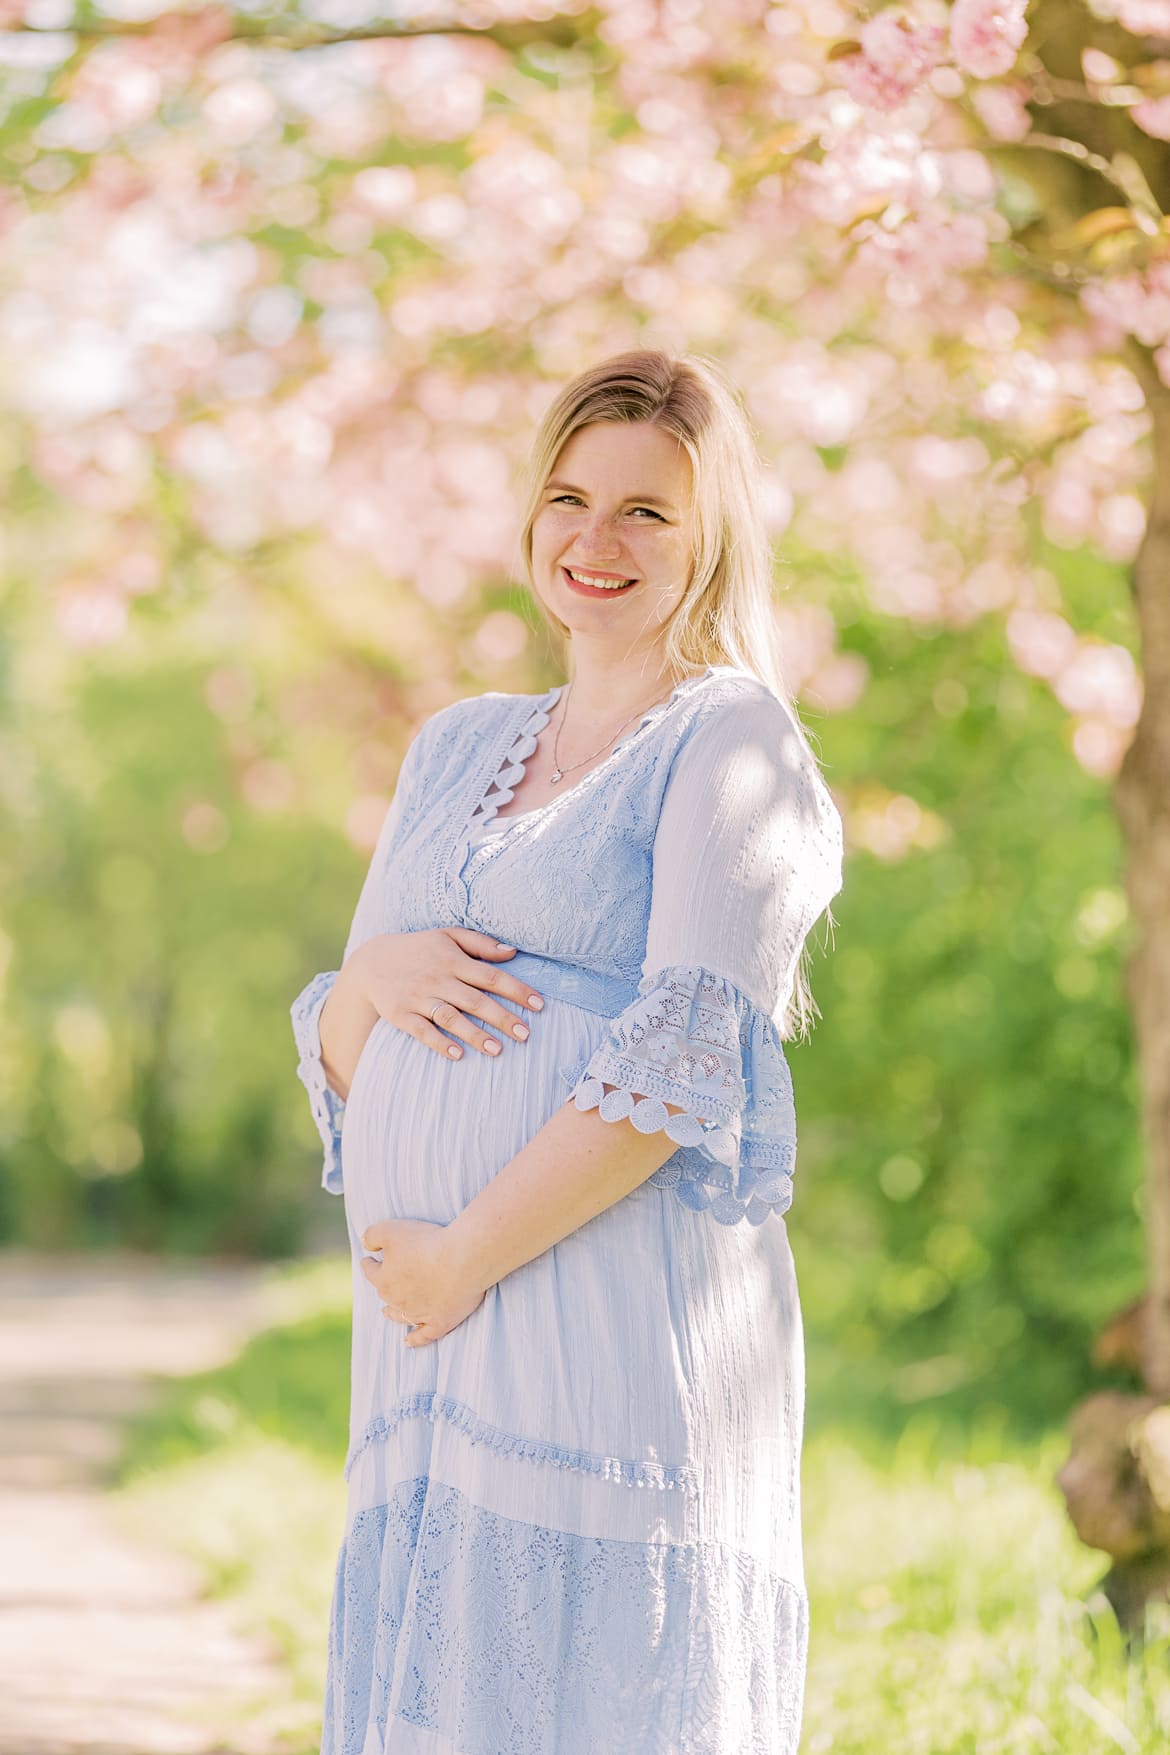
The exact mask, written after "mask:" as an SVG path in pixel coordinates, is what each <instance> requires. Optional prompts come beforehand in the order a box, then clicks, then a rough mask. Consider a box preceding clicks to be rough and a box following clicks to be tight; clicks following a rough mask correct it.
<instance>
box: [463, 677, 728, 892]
mask: <svg viewBox="0 0 1170 1755" xmlns="http://www.w3.org/2000/svg"><path fill="white" fill-rule="evenodd" d="M720 674H727V675H739V674H741V673H740V670H739V667H738V666H736V665H727V664H708V665H707V667H706V669H705V670H702V671H698V672H696V673H695V674H694V675H692V676H684V677H682V678H680V680H679V681H678V682H677V683H676V684H675V686H674V688H673V689H672V690H671V691H670V694H669V695H668V696H667V697H666V699H665V700H664V701H656V702H655V703H654V705H653V706H651V707H648V708H647V709H646V711H645V713H644V714H643V715H642V717H641V719H640V720H639V721H638V723H637V725H635V726H632V727H631V728H630V730H629V731H628V732H626V734H625V736H624V737H621V738H619V740H618V742H617V743H616V744H615V745H614V746H613V748H612V749H611V750H610V752H609V755H608V756H607V757H606V758H605V760H604V761H603V762H599V763H598V765H597V766H596V768H591V769H590V771H589V773H588V774H586V776H585V778H584V779H583V780H579V781H578V782H577V784H576V785H575V786H570V788H569V789H568V791H567V792H564V793H561V794H560V795H559V796H558V797H557V798H550V799H546V800H545V802H544V803H543V804H539V805H536V806H534V807H533V809H532V810H529V811H518V812H517V813H516V815H515V817H504V818H503V819H502V821H503V823H504V825H505V827H504V828H503V829H502V831H501V832H500V833H499V834H498V835H492V836H490V837H489V838H488V839H487V840H486V841H481V842H478V843H477V844H475V845H473V843H472V837H471V825H472V820H473V819H477V818H481V817H482V816H484V815H486V816H487V818H488V820H489V821H490V820H491V818H493V817H494V816H495V815H496V810H497V808H498V805H499V804H503V803H505V802H506V799H510V798H511V797H512V796H513V795H514V793H515V790H516V786H517V785H518V783H519V782H520V780H521V779H522V778H523V776H524V764H525V762H526V761H527V760H528V758H529V757H530V756H531V754H532V752H533V750H535V748H536V736H537V733H538V732H541V731H543V730H544V728H545V726H546V725H547V724H548V721H549V716H550V714H551V712H552V709H553V707H554V706H555V705H556V703H557V701H558V700H559V698H560V696H561V694H562V693H563V691H564V690H565V689H567V688H568V686H569V685H568V683H567V682H566V683H554V684H553V686H552V687H551V688H549V689H546V690H545V692H544V694H543V695H535V696H533V695H519V696H516V697H515V706H516V711H515V713H514V714H508V715H507V716H506V717H505V719H504V725H503V729H502V731H501V733H500V736H499V737H498V738H497V739H494V740H492V742H491V744H490V746H489V747H488V748H487V749H486V750H485V752H484V758H483V760H482V761H481V762H477V763H476V764H475V766H474V768H473V769H472V771H471V773H470V774H469V776H468V779H467V787H466V790H465V791H464V792H463V794H462V796H461V799H460V803H459V806H458V810H457V814H456V821H457V822H458V824H459V827H458V830H457V832H456V834H455V835H454V837H453V838H452V839H451V840H449V841H447V843H446V846H447V853H446V856H445V857H444V856H443V855H442V854H440V855H439V857H438V858H437V859H436V862H435V865H434V867H433V868H432V902H433V905H434V907H435V908H436V910H437V911H438V912H439V913H440V914H442V913H444V912H446V911H447V910H448V909H454V912H455V917H456V918H457V919H464V918H466V915H467V909H468V905H469V899H470V898H469V889H468V884H469V881H470V876H475V877H478V875H479V873H480V872H481V871H482V870H483V869H484V867H485V866H487V865H488V864H490V862H491V861H492V860H493V859H495V858H496V857H497V856H498V855H499V854H501V853H503V852H504V851H505V850H506V849H507V848H509V847H510V846H512V844H513V841H514V839H515V836H516V835H517V834H518V833H519V832H520V831H521V830H522V829H523V828H524V827H525V826H526V825H529V824H533V823H542V822H545V821H547V820H548V819H549V818H550V817H551V816H553V815H555V813H556V812H557V811H559V810H563V809H565V807H566V805H567V803H568V800H569V799H571V798H572V797H573V796H574V795H575V794H576V793H577V792H579V791H580V790H581V789H582V788H586V789H588V788H589V787H590V786H591V785H593V784H596V777H600V776H602V775H604V774H605V773H606V772H608V770H609V767H610V764H611V762H612V761H613V758H614V756H616V755H617V753H618V751H619V750H620V749H621V748H622V747H623V745H624V744H626V743H628V742H629V740H630V738H632V737H636V736H637V735H638V734H639V732H641V731H642V730H643V729H644V727H645V726H646V724H647V723H648V722H649V721H651V720H653V719H656V718H658V717H660V716H661V715H662V714H663V713H665V712H666V711H667V710H668V709H669V708H670V707H671V706H672V705H673V704H674V702H675V701H676V700H677V699H678V697H679V695H680V694H681V693H682V692H683V691H684V690H690V689H693V688H697V687H698V685H699V684H700V683H702V682H705V681H706V680H707V679H708V678H709V677H711V676H715V675H720ZM521 709H522V710H523V711H521ZM500 780H503V781H504V786H503V787H502V788H501V789H500V790H499V796H498V799H493V800H492V801H491V807H490V808H489V809H488V810H487V811H484V810H483V809H482V807H483V806H484V804H485V801H486V800H487V795H488V793H489V792H491V791H492V789H493V788H494V787H496V786H497V783H498V782H499V781H500ZM469 874H470V875H469Z"/></svg>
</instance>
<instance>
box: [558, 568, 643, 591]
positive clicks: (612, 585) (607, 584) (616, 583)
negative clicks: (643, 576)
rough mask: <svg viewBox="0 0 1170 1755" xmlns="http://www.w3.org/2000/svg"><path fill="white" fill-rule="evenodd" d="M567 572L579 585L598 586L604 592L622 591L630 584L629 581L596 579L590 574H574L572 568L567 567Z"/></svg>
mask: <svg viewBox="0 0 1170 1755" xmlns="http://www.w3.org/2000/svg"><path fill="white" fill-rule="evenodd" d="M565 572H566V573H568V575H569V578H570V579H575V580H576V581H577V583H578V585H596V586H597V587H598V588H599V589H600V590H602V591H622V590H624V589H625V587H626V586H627V585H628V584H629V583H630V581H629V580H628V579H594V578H593V577H592V575H591V574H589V573H574V571H573V569H572V568H571V567H566V568H565Z"/></svg>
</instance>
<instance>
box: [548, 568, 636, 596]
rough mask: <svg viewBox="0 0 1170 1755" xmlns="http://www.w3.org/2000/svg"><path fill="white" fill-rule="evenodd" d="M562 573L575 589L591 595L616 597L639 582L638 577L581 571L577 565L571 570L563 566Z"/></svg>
mask: <svg viewBox="0 0 1170 1755" xmlns="http://www.w3.org/2000/svg"><path fill="white" fill-rule="evenodd" d="M561 573H562V574H563V576H564V577H565V579H566V580H567V581H568V583H569V584H570V585H571V586H572V587H573V589H574V590H575V591H583V592H584V593H585V594H586V595H587V596H590V597H614V596H617V595H618V594H619V593H620V592H622V591H628V590H629V588H630V586H631V585H636V584H637V583H638V581H637V580H636V579H618V578H616V577H614V576H613V575H612V574H608V575H607V574H605V573H585V572H579V571H578V570H577V568H576V567H574V568H573V569H572V570H571V571H570V569H569V568H568V567H566V566H562V567H561Z"/></svg>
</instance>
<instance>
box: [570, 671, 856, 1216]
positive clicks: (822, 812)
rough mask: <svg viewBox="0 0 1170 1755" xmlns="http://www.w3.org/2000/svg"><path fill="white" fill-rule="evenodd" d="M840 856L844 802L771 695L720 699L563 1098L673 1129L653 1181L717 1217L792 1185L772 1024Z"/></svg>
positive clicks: (780, 1203) (681, 785)
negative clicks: (625, 974)
mask: <svg viewBox="0 0 1170 1755" xmlns="http://www.w3.org/2000/svg"><path fill="white" fill-rule="evenodd" d="M842 860H843V833H842V825H841V818H840V814H839V812H838V810H837V807H836V805H835V804H834V802H833V799H832V796H831V794H830V792H829V790H828V787H827V786H826V785H825V783H824V781H823V779H822V778H821V775H820V772H819V769H818V767H817V764H816V762H815V759H814V758H813V756H812V754H811V752H810V751H809V749H808V747H807V745H806V744H805V742H804V738H803V736H802V734H801V733H800V731H799V730H798V729H797V727H796V725H795V723H794V721H793V718H792V716H791V714H790V713H789V711H788V709H787V708H786V707H785V706H784V704H783V703H782V702H781V701H780V700H779V699H778V698H777V697H776V696H775V695H773V694H772V693H771V692H770V691H764V690H763V688H761V690H760V692H759V693H756V692H753V693H751V694H749V695H746V696H743V697H741V698H740V699H738V700H735V701H732V702H729V703H726V704H721V705H720V707H719V708H718V709H717V710H716V711H715V712H713V713H712V714H711V715H710V716H709V717H708V718H707V719H705V720H703V721H701V722H700V723H699V724H698V725H697V726H696V727H695V728H694V730H693V731H692V733H691V735H690V737H689V738H688V739H687V741H686V742H685V743H684V744H683V745H682V746H681V748H680V750H679V751H678V753H677V754H676V756H675V757H674V759H673V762H672V765H671V770H670V773H669V776H668V779H667V783H666V787H665V790H664V793H663V798H662V807H661V812H660V815H659V820H658V825H657V828H656V831H655V837H654V845H653V855H652V866H651V871H652V888H651V897H650V912H649V920H648V927H647V938H646V954H645V959H644V961H643V964H642V974H641V979H640V981H639V984H638V997H637V998H636V999H635V1000H633V1001H632V1002H631V1004H630V1005H629V1006H627V1007H626V1009H625V1010H624V1011H623V1012H621V1013H620V1014H619V1015H618V1016H617V1017H616V1018H613V1019H612V1020H611V1021H610V1024H609V1028H608V1030H607V1033H606V1035H605V1037H604V1038H603V1040H602V1041H601V1043H600V1044H599V1045H598V1047H597V1048H596V1050H595V1051H594V1052H593V1054H592V1055H591V1056H590V1058H589V1060H588V1062H587V1063H586V1065H585V1066H584V1068H583V1070H581V1071H580V1073H579V1074H578V1075H577V1076H576V1079H575V1082H574V1083H573V1089H572V1092H571V1100H572V1101H573V1102H574V1103H575V1104H576V1106H577V1108H578V1109H593V1108H596V1109H597V1110H598V1113H599V1114H600V1115H601V1117H602V1119H603V1120H605V1121H617V1120H619V1119H621V1118H624V1117H627V1116H628V1117H629V1119H630V1120H631V1121H632V1122H633V1124H634V1126H635V1127H636V1128H638V1129H639V1131H640V1132H642V1133H653V1132H657V1131H658V1130H659V1129H661V1130H662V1131H664V1132H665V1133H666V1134H667V1136H668V1137H669V1138H670V1139H673V1140H675V1141H677V1143H678V1145H679V1148H680V1150H679V1151H678V1152H676V1153H674V1155H673V1156H672V1157H671V1158H669V1159H668V1160H667V1162H666V1163H665V1164H664V1165H663V1166H662V1167H661V1168H660V1169H659V1170H657V1171H655V1173H654V1174H653V1175H652V1176H651V1177H649V1178H648V1180H649V1181H650V1182H653V1183H657V1184H658V1185H659V1186H661V1187H666V1188H670V1189H672V1190H673V1192H674V1194H675V1195H676V1196H677V1197H678V1199H679V1200H681V1201H682V1202H683V1204H684V1205H685V1206H688V1207H691V1208H693V1209H694V1210H696V1211H704V1210H706V1211H710V1213H711V1214H712V1216H713V1217H714V1218H715V1219H716V1220H718V1221H719V1222H721V1223H723V1224H736V1223H738V1222H739V1221H740V1220H741V1219H744V1218H746V1219H747V1220H748V1222H749V1223H750V1224H754V1225H758V1224H761V1223H762V1222H763V1221H764V1220H765V1219H766V1218H767V1217H768V1216H769V1214H770V1213H777V1214H781V1213H784V1212H786V1211H787V1210H788V1207H789V1206H790V1205H791V1202H792V1176H793V1172H794V1170H795V1166H796V1113H795V1104H794V1100H793V1089H792V1079H791V1075H790V1073H789V1069H788V1064H787V1061H786V1059H785V1055H784V1049H783V1046H782V1043H781V1036H780V1027H781V1025H782V1023H783V1020H784V1016H785V1012H786V1009H787V1005H788V1001H789V998H790V996H791V993H792V990H793V984H794V980H795V975H796V967H797V963H798V960H799V957H800V953H801V949H802V947H803V945H804V941H805V938H806V937H807V935H808V932H809V930H810V929H811V927H812V926H813V925H814V923H815V922H816V920H817V919H818V918H819V916H820V915H821V914H822V913H823V912H824V910H825V909H826V908H827V907H828V905H829V903H830V902H831V900H832V898H833V897H834V896H835V895H836V894H837V892H838V890H839V889H840V888H841V884H842ZM668 1105H669V1106H672V1107H668ZM672 1110H673V1112H672Z"/></svg>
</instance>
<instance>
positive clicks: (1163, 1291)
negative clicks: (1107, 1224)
mask: <svg viewBox="0 0 1170 1755" xmlns="http://www.w3.org/2000/svg"><path fill="white" fill-rule="evenodd" d="M1129 356H1130V363H1131V365H1132V367H1133V370H1134V371H1135V373H1136V374H1137V376H1138V378H1139V379H1140V381H1141V384H1142V387H1143V389H1144V391H1145V396H1146V406H1147V407H1148V409H1149V410H1150V416H1151V419H1152V421H1153V483H1152V488H1151V493H1150V500H1149V518H1148V522H1147V525H1146V533H1145V537H1144V538H1143V541H1142V544H1141V547H1140V549H1139V550H1138V555H1137V559H1136V561H1135V563H1134V570H1133V595H1134V606H1135V610H1136V613H1137V622H1138V631H1139V636H1140V644H1141V656H1142V673H1143V685H1144V693H1143V698H1142V708H1141V714H1140V717H1139V719H1138V723H1137V729H1136V732H1135V735H1134V739H1133V742H1132V743H1131V744H1130V747H1129V749H1128V750H1127V751H1126V754H1125V758H1124V760H1123V762H1122V764H1121V771H1120V773H1119V775H1118V778H1117V786H1116V790H1115V793H1114V803H1115V808H1116V811H1117V816H1118V820H1119V822H1120V824H1121V828H1122V833H1123V835H1124V837H1125V842H1126V855H1127V857H1126V888H1127V891H1128V895H1129V903H1130V910H1131V912H1132V915H1133V920H1134V926H1135V938H1134V944H1133V949H1132V954H1131V958H1130V963H1129V967H1128V971H1127V984H1128V989H1129V999H1130V1006H1131V1009H1132V1013H1133V1020H1134V1039H1135V1043H1136V1046H1137V1057H1138V1074H1139V1082H1140V1091H1141V1126H1142V1143H1143V1152H1144V1160H1145V1189H1146V1202H1145V1205H1146V1213H1145V1218H1146V1286H1147V1289H1146V1292H1145V1293H1144V1295H1143V1296H1142V1297H1141V1298H1139V1299H1137V1300H1136V1301H1135V1302H1134V1303H1133V1304H1131V1305H1129V1306H1128V1307H1127V1308H1126V1309H1125V1310H1124V1311H1121V1312H1119V1313H1118V1314H1117V1315H1116V1316H1115V1317H1114V1318H1113V1319H1112V1321H1111V1322H1110V1323H1109V1324H1108V1325H1107V1327H1106V1329H1105V1331H1104V1333H1103V1334H1102V1335H1101V1337H1100V1339H1099V1340H1098V1343H1097V1346H1096V1348H1095V1349H1094V1359H1095V1360H1096V1362H1097V1363H1098V1364H1101V1365H1114V1366H1116V1365H1121V1366H1123V1367H1126V1368H1128V1369H1131V1370H1132V1371H1133V1372H1134V1373H1135V1375H1137V1376H1138V1377H1139V1378H1140V1379H1141V1380H1142V1383H1143V1385H1144V1388H1145V1390H1146V1391H1147V1392H1148V1393H1146V1394H1144V1395H1143V1394H1131V1395H1127V1394H1124V1393H1121V1392H1118V1391H1112V1390H1110V1391H1105V1392H1103V1393H1101V1394H1099V1395H1094V1396H1090V1397H1089V1398H1088V1400H1087V1401H1085V1402H1082V1403H1081V1405H1080V1406H1079V1407H1077V1408H1075V1409H1074V1410H1073V1412H1072V1415H1071V1417H1070V1420H1069V1436H1070V1449H1069V1456H1068V1460H1067V1461H1066V1462H1065V1463H1064V1464H1063V1465H1062V1467H1061V1469H1060V1470H1059V1472H1058V1474H1057V1483H1058V1485H1059V1487H1060V1489H1061V1491H1062V1492H1063V1494H1064V1497H1065V1502H1066V1504H1067V1506H1068V1510H1069V1516H1070V1517H1071V1519H1072V1522H1073V1526H1074V1528H1075V1529H1076V1532H1077V1534H1078V1536H1080V1538H1081V1540H1082V1541H1083V1542H1086V1543H1087V1544H1088V1545H1089V1546H1090V1547H1094V1548H1100V1549H1102V1550H1103V1551H1104V1552H1105V1553H1107V1554H1108V1555H1109V1556H1110V1558H1111V1560H1112V1566H1111V1567H1110V1570H1109V1572H1108V1574H1107V1576H1106V1577H1105V1579H1104V1580H1103V1581H1102V1582H1103V1589H1104V1591H1105V1594H1106V1596H1107V1597H1108V1599H1109V1601H1110V1602H1111V1603H1112V1605H1113V1608H1114V1611H1115V1613H1116V1615H1117V1618H1118V1620H1119V1622H1120V1623H1121V1625H1122V1627H1123V1628H1124V1629H1126V1631H1127V1632H1128V1633H1131V1634H1132V1633H1137V1634H1138V1635H1139V1636H1140V1634H1141V1631H1142V1629H1143V1627H1144V1619H1145V1606H1146V1604H1147V1603H1149V1602H1151V1601H1153V1600H1154V1599H1155V1598H1157V1599H1165V1598H1167V1597H1170V389H1168V388H1167V386H1166V385H1165V384H1163V383H1162V381H1161V379H1160V378H1159V377H1158V373H1157V370H1156V368H1155V366H1154V362H1153V359H1152V357H1151V355H1150V353H1149V351H1148V350H1147V349H1146V348H1143V347H1141V346H1139V344H1138V343H1137V342H1133V343H1131V346H1130V350H1129Z"/></svg>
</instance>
